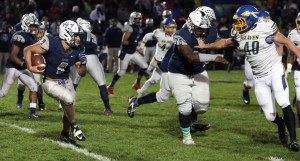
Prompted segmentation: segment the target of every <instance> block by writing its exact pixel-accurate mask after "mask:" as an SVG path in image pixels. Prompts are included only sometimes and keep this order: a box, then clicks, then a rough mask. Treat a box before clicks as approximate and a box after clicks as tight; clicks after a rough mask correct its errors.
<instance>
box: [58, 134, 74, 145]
mask: <svg viewBox="0 0 300 161" xmlns="http://www.w3.org/2000/svg"><path fill="white" fill-rule="evenodd" d="M60 140H61V141H63V142H65V143H70V144H76V141H75V140H74V139H72V138H71V137H70V136H69V134H67V135H66V134H63V133H61V134H60Z"/></svg>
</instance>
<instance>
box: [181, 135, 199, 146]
mask: <svg viewBox="0 0 300 161" xmlns="http://www.w3.org/2000/svg"><path fill="white" fill-rule="evenodd" d="M182 143H183V144H185V145H195V144H196V143H195V142H194V140H193V138H192V136H185V137H183V139H182Z"/></svg>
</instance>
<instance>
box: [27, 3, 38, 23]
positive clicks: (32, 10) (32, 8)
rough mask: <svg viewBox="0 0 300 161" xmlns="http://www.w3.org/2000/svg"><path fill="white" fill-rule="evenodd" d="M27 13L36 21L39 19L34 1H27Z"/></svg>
mask: <svg viewBox="0 0 300 161" xmlns="http://www.w3.org/2000/svg"><path fill="white" fill-rule="evenodd" d="M27 12H28V13H33V14H34V15H35V16H36V18H37V19H39V16H40V15H39V12H38V11H37V5H36V2H35V0H29V1H28V4H27Z"/></svg>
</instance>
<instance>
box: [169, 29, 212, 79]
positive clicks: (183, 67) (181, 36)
mask: <svg viewBox="0 0 300 161" xmlns="http://www.w3.org/2000/svg"><path fill="white" fill-rule="evenodd" d="M217 38H218V33H217V30H216V28H215V27H210V28H209V30H208V31H207V34H206V35H205V36H204V37H202V40H203V41H204V43H205V44H208V43H212V42H214V41H215V40H216V39H217ZM174 43H175V46H174V54H173V55H172V57H171V59H170V62H169V69H168V70H169V71H170V72H172V73H181V74H185V75H194V74H198V73H201V72H203V71H204V70H205V63H204V62H192V63H191V62H189V61H187V60H186V59H185V57H184V56H183V55H181V54H180V53H179V50H178V47H177V46H179V45H189V46H190V47H191V48H192V49H193V50H194V51H199V52H206V51H205V50H201V49H197V48H194V46H198V42H197V40H196V37H195V36H194V34H191V33H190V32H189V30H188V28H187V27H184V28H182V29H179V30H178V31H176V33H175V35H174ZM195 54H196V53H195Z"/></svg>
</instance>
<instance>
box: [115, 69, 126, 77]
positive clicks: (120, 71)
mask: <svg viewBox="0 0 300 161" xmlns="http://www.w3.org/2000/svg"><path fill="white" fill-rule="evenodd" d="M117 73H118V75H119V76H123V75H124V74H125V73H126V70H123V69H120V70H119V71H118V72H117Z"/></svg>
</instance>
